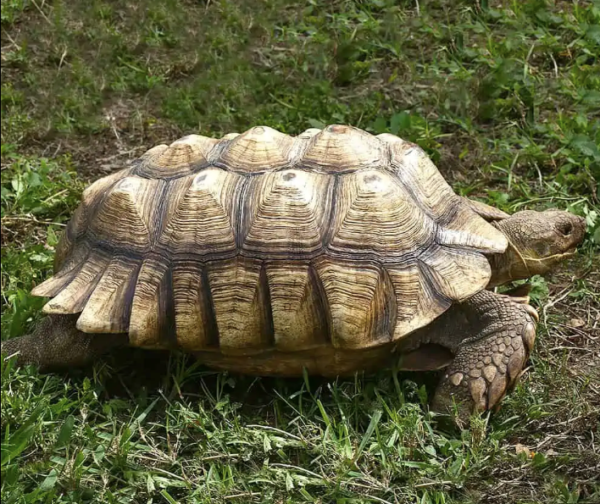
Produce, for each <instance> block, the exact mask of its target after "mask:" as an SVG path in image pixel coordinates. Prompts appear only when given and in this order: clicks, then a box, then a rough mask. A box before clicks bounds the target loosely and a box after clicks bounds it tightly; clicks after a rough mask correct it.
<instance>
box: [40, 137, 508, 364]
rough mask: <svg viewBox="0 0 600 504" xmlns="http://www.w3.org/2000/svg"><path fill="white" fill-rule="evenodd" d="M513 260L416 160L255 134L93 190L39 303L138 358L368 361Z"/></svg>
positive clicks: (389, 140) (371, 143)
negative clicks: (113, 339)
mask: <svg viewBox="0 0 600 504" xmlns="http://www.w3.org/2000/svg"><path fill="white" fill-rule="evenodd" d="M506 247H507V243H506V239H505V237H504V236H503V235H502V234H501V233H500V232H498V231H497V230H496V229H495V228H494V227H493V226H491V225H490V224H488V223H487V222H486V221H485V220H484V219H482V218H481V217H479V216H478V215H477V214H475V212H474V211H473V210H471V208H470V207H469V205H468V204H467V203H466V202H465V200H463V199H462V198H460V197H458V196H457V195H456V194H455V193H454V191H453V190H452V189H451V188H450V186H449V185H448V184H447V183H446V181H445V180H444V179H443V177H442V176H441V175H440V173H439V172H438V170H437V169H436V167H435V166H434V165H433V163H432V162H431V161H430V160H429V158H428V157H427V156H426V155H425V153H424V152H423V151H422V150H421V149H420V148H418V147H417V146H415V145H414V144H411V143H408V142H404V141H403V140H401V139H399V138H397V137H395V136H393V135H388V134H385V135H379V136H378V137H375V136H372V135H370V134H369V133H366V132H364V131H361V130H358V129H355V128H351V127H348V126H329V127H327V128H325V129H324V130H322V131H315V130H309V131H307V132H305V133H303V134H301V135H299V136H297V137H291V136H288V135H285V134H283V133H280V132H278V131H275V130H272V129H270V128H267V127H256V128H253V129H251V130H249V131H247V132H245V133H242V134H240V135H227V136H226V137H224V138H223V139H221V140H216V139H211V138H205V137H201V136H197V135H192V136H188V137H185V138H183V139H181V140H178V141H177V142H175V143H173V144H171V145H170V146H168V147H167V146H159V147H155V148H153V149H151V150H150V151H148V152H147V153H146V154H144V155H143V156H142V157H141V158H140V159H139V160H138V161H137V162H136V163H134V166H133V167H132V168H130V169H128V170H124V171H121V172H118V173H115V174H113V175H110V176H109V177H106V178H104V179H101V180H99V181H98V182H96V183H95V184H93V185H92V186H90V187H89V188H88V189H87V190H86V191H85V193H84V195H83V201H82V204H81V206H80V207H79V209H78V210H77V211H76V212H75V214H74V216H73V219H72V220H71V222H70V224H69V226H68V228H67V231H66V233H65V236H64V237H63V239H62V241H61V244H60V246H59V247H58V251H57V260H56V274H55V276H54V277H52V278H51V279H49V280H47V281H46V282H44V283H43V284H41V285H39V286H38V287H36V288H35V289H34V294H35V295H39V296H48V297H51V298H52V299H51V300H50V301H49V302H48V303H47V304H46V306H45V308H44V311H45V312H46V313H54V314H67V313H81V315H80V317H79V320H78V327H79V329H81V330H82V331H85V332H89V333H115V332H128V333H129V338H130V341H131V343H132V344H133V345H135V346H140V347H148V348H170V347H176V346H178V347H181V348H183V349H186V350H190V351H199V352H217V353H216V354H215V355H223V356H227V355H231V356H239V355H258V354H260V355H263V354H264V353H265V352H270V351H273V350H279V351H281V352H296V351H303V350H308V351H315V352H321V353H322V350H323V349H326V348H333V349H342V350H344V349H361V348H369V347H370V348H374V347H377V346H380V345H385V344H387V343H390V342H393V341H396V340H398V339H400V338H402V337H404V336H406V335H407V334H409V333H410V332H412V331H414V330H415V329H417V328H419V327H423V326H424V325H426V324H428V323H429V322H431V321H432V320H433V319H434V318H436V317H437V316H439V315H440V314H441V313H443V312H444V311H445V310H446V309H447V308H448V307H449V306H450V305H451V304H452V303H453V302H455V301H460V300H463V299H466V298H468V297H470V296H472V295H473V294H475V293H476V292H478V291H479V290H481V289H483V288H485V286H486V285H487V283H488V281H489V278H490V267H489V264H488V261H487V259H486V258H485V256H484V254H486V253H499V252H503V251H504V250H505V248H506ZM319 349H322V350H319Z"/></svg>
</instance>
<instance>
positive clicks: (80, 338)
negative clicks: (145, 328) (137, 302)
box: [2, 315, 129, 371]
mask: <svg viewBox="0 0 600 504" xmlns="http://www.w3.org/2000/svg"><path fill="white" fill-rule="evenodd" d="M77 317H78V315H51V316H48V317H45V318H44V319H42V320H41V321H40V322H39V323H38V324H37V325H36V327H35V329H34V331H33V333H31V334H29V335H27V336H22V337H20V338H14V339H10V340H6V341H3V342H2V354H3V355H4V356H7V357H10V356H12V355H16V356H17V362H18V364H19V365H26V364H33V365H35V366H37V367H39V369H40V370H41V371H48V370H52V369H60V368H63V369H64V368H69V367H81V366H85V365H87V364H90V363H91V362H93V361H94V360H96V359H97V358H99V357H100V356H102V355H103V354H105V353H107V352H108V351H110V350H112V349H114V348H119V347H125V346H127V345H128V344H129V339H128V337H127V335H126V334H86V333H83V332H81V331H79V330H78V329H77V328H76V327H75V324H76V322H77Z"/></svg>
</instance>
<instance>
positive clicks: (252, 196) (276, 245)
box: [242, 169, 333, 254]
mask: <svg viewBox="0 0 600 504" xmlns="http://www.w3.org/2000/svg"><path fill="white" fill-rule="evenodd" d="M252 182H253V183H252V185H251V188H250V189H249V191H248V193H247V194H246V198H245V203H246V205H245V209H244V212H243V214H244V216H245V218H246V222H245V223H244V226H243V227H244V231H245V233H244V235H245V236H244V240H243V245H242V248H243V249H244V250H248V251H252V252H255V253H259V252H263V253H266V254H272V253H287V254H290V253H292V254H298V253H305V254H309V253H311V252H314V251H316V250H319V249H320V248H321V247H322V245H323V239H324V236H325V233H326V229H327V227H328V225H329V215H330V212H331V202H332V197H331V196H332V194H331V193H332V188H333V180H332V177H330V176H329V175H324V174H319V173H314V172H308V171H304V170H293V169H292V170H284V171H280V172H273V173H266V174H264V175H263V176H262V177H260V178H259V179H255V180H253V181H252Z"/></svg>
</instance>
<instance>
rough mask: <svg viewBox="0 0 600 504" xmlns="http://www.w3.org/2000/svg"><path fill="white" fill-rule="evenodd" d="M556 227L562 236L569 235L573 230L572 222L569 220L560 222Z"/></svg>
mask: <svg viewBox="0 0 600 504" xmlns="http://www.w3.org/2000/svg"><path fill="white" fill-rule="evenodd" d="M556 227H557V230H558V232H559V233H561V234H562V235H563V236H569V235H570V234H571V233H572V232H573V224H571V223H570V222H561V223H560V224H558V225H557V226H556Z"/></svg>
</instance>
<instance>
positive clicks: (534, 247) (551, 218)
mask: <svg viewBox="0 0 600 504" xmlns="http://www.w3.org/2000/svg"><path fill="white" fill-rule="evenodd" d="M493 225H494V226H496V228H498V229H499V230H500V231H502V233H504V235H505V236H506V238H507V239H508V248H507V249H506V251H505V252H504V253H503V254H497V255H495V256H493V257H491V259H490V261H491V264H492V272H493V273H492V280H491V281H490V285H489V286H490V287H493V286H495V285H501V284H503V283H506V282H510V281H512V280H520V279H523V278H529V277H531V276H532V275H542V274H544V273H546V272H548V271H549V270H551V269H552V268H553V267H554V266H555V265H556V264H558V263H559V262H561V261H562V260H564V259H567V258H568V257H571V256H573V255H574V254H575V252H576V251H577V250H576V249H577V245H579V244H580V243H581V242H582V241H583V236H584V235H585V227H586V224H585V219H583V218H581V217H578V216H577V215H573V214H571V213H569V212H563V211H561V210H546V211H544V212H536V211H533V210H525V211H522V212H517V213H515V214H513V215H511V216H510V217H508V218H506V219H502V220H499V221H496V222H494V223H493Z"/></svg>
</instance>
